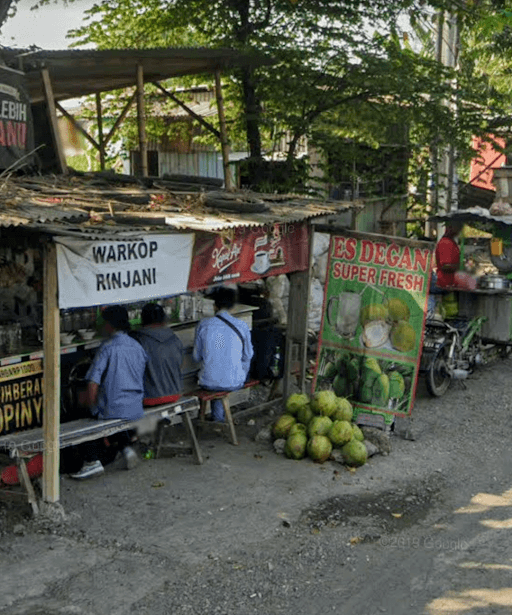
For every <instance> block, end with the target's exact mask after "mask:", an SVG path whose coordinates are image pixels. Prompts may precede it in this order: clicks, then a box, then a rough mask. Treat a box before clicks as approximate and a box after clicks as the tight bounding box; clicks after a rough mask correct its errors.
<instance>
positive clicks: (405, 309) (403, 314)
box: [386, 297, 411, 322]
mask: <svg viewBox="0 0 512 615" xmlns="http://www.w3.org/2000/svg"><path fill="white" fill-rule="evenodd" d="M386 307H387V308H388V312H389V318H390V320H392V321H394V322H398V321H399V320H406V321H407V320H409V317H410V315H411V311H410V310H409V306H408V305H407V303H405V301H402V299H398V298H396V297H393V298H392V299H389V300H388V302H387V303H386Z"/></svg>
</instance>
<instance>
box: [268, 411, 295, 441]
mask: <svg viewBox="0 0 512 615" xmlns="http://www.w3.org/2000/svg"><path fill="white" fill-rule="evenodd" d="M295 422H296V421H295V417H293V416H292V415H291V414H283V415H282V416H280V417H279V418H278V419H277V421H276V422H275V423H274V429H273V434H274V438H275V439H276V440H277V439H278V438H287V437H288V433H289V431H290V429H291V428H292V426H293V425H295Z"/></svg>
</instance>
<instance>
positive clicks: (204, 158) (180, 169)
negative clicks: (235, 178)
mask: <svg viewBox="0 0 512 615" xmlns="http://www.w3.org/2000/svg"><path fill="white" fill-rule="evenodd" d="M158 156H159V165H158V166H159V170H160V176H162V175H163V174H164V173H179V174H183V175H196V176H199V177H215V178H218V179H224V171H223V168H222V156H221V155H220V153H219V152H215V151H213V152H194V153H186V154H182V153H178V152H162V151H160V152H159V154H158Z"/></svg>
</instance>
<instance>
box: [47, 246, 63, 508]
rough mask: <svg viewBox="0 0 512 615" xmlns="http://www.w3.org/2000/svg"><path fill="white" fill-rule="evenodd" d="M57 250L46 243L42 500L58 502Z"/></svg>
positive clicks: (58, 348) (58, 367) (58, 323)
mask: <svg viewBox="0 0 512 615" xmlns="http://www.w3.org/2000/svg"><path fill="white" fill-rule="evenodd" d="M57 293H58V281H57V249H56V246H55V244H54V243H47V244H46V246H45V250H44V280H43V351H44V363H43V408H44V411H43V437H44V449H43V499H44V500H45V501H46V502H58V501H59V496H60V493H59V457H60V455H59V431H60V320H59V305H58V301H57Z"/></svg>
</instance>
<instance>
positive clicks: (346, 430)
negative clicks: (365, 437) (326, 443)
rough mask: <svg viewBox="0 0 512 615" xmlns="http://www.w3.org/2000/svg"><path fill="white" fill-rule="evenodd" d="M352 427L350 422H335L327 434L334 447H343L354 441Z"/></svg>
mask: <svg viewBox="0 0 512 615" xmlns="http://www.w3.org/2000/svg"><path fill="white" fill-rule="evenodd" d="M352 431H353V430H352V425H351V424H350V423H349V422H348V421H334V423H333V424H332V427H331V428H330V429H329V432H328V433H327V437H328V438H329V440H330V441H331V442H332V444H333V446H343V445H344V444H346V443H347V442H350V440H352Z"/></svg>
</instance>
